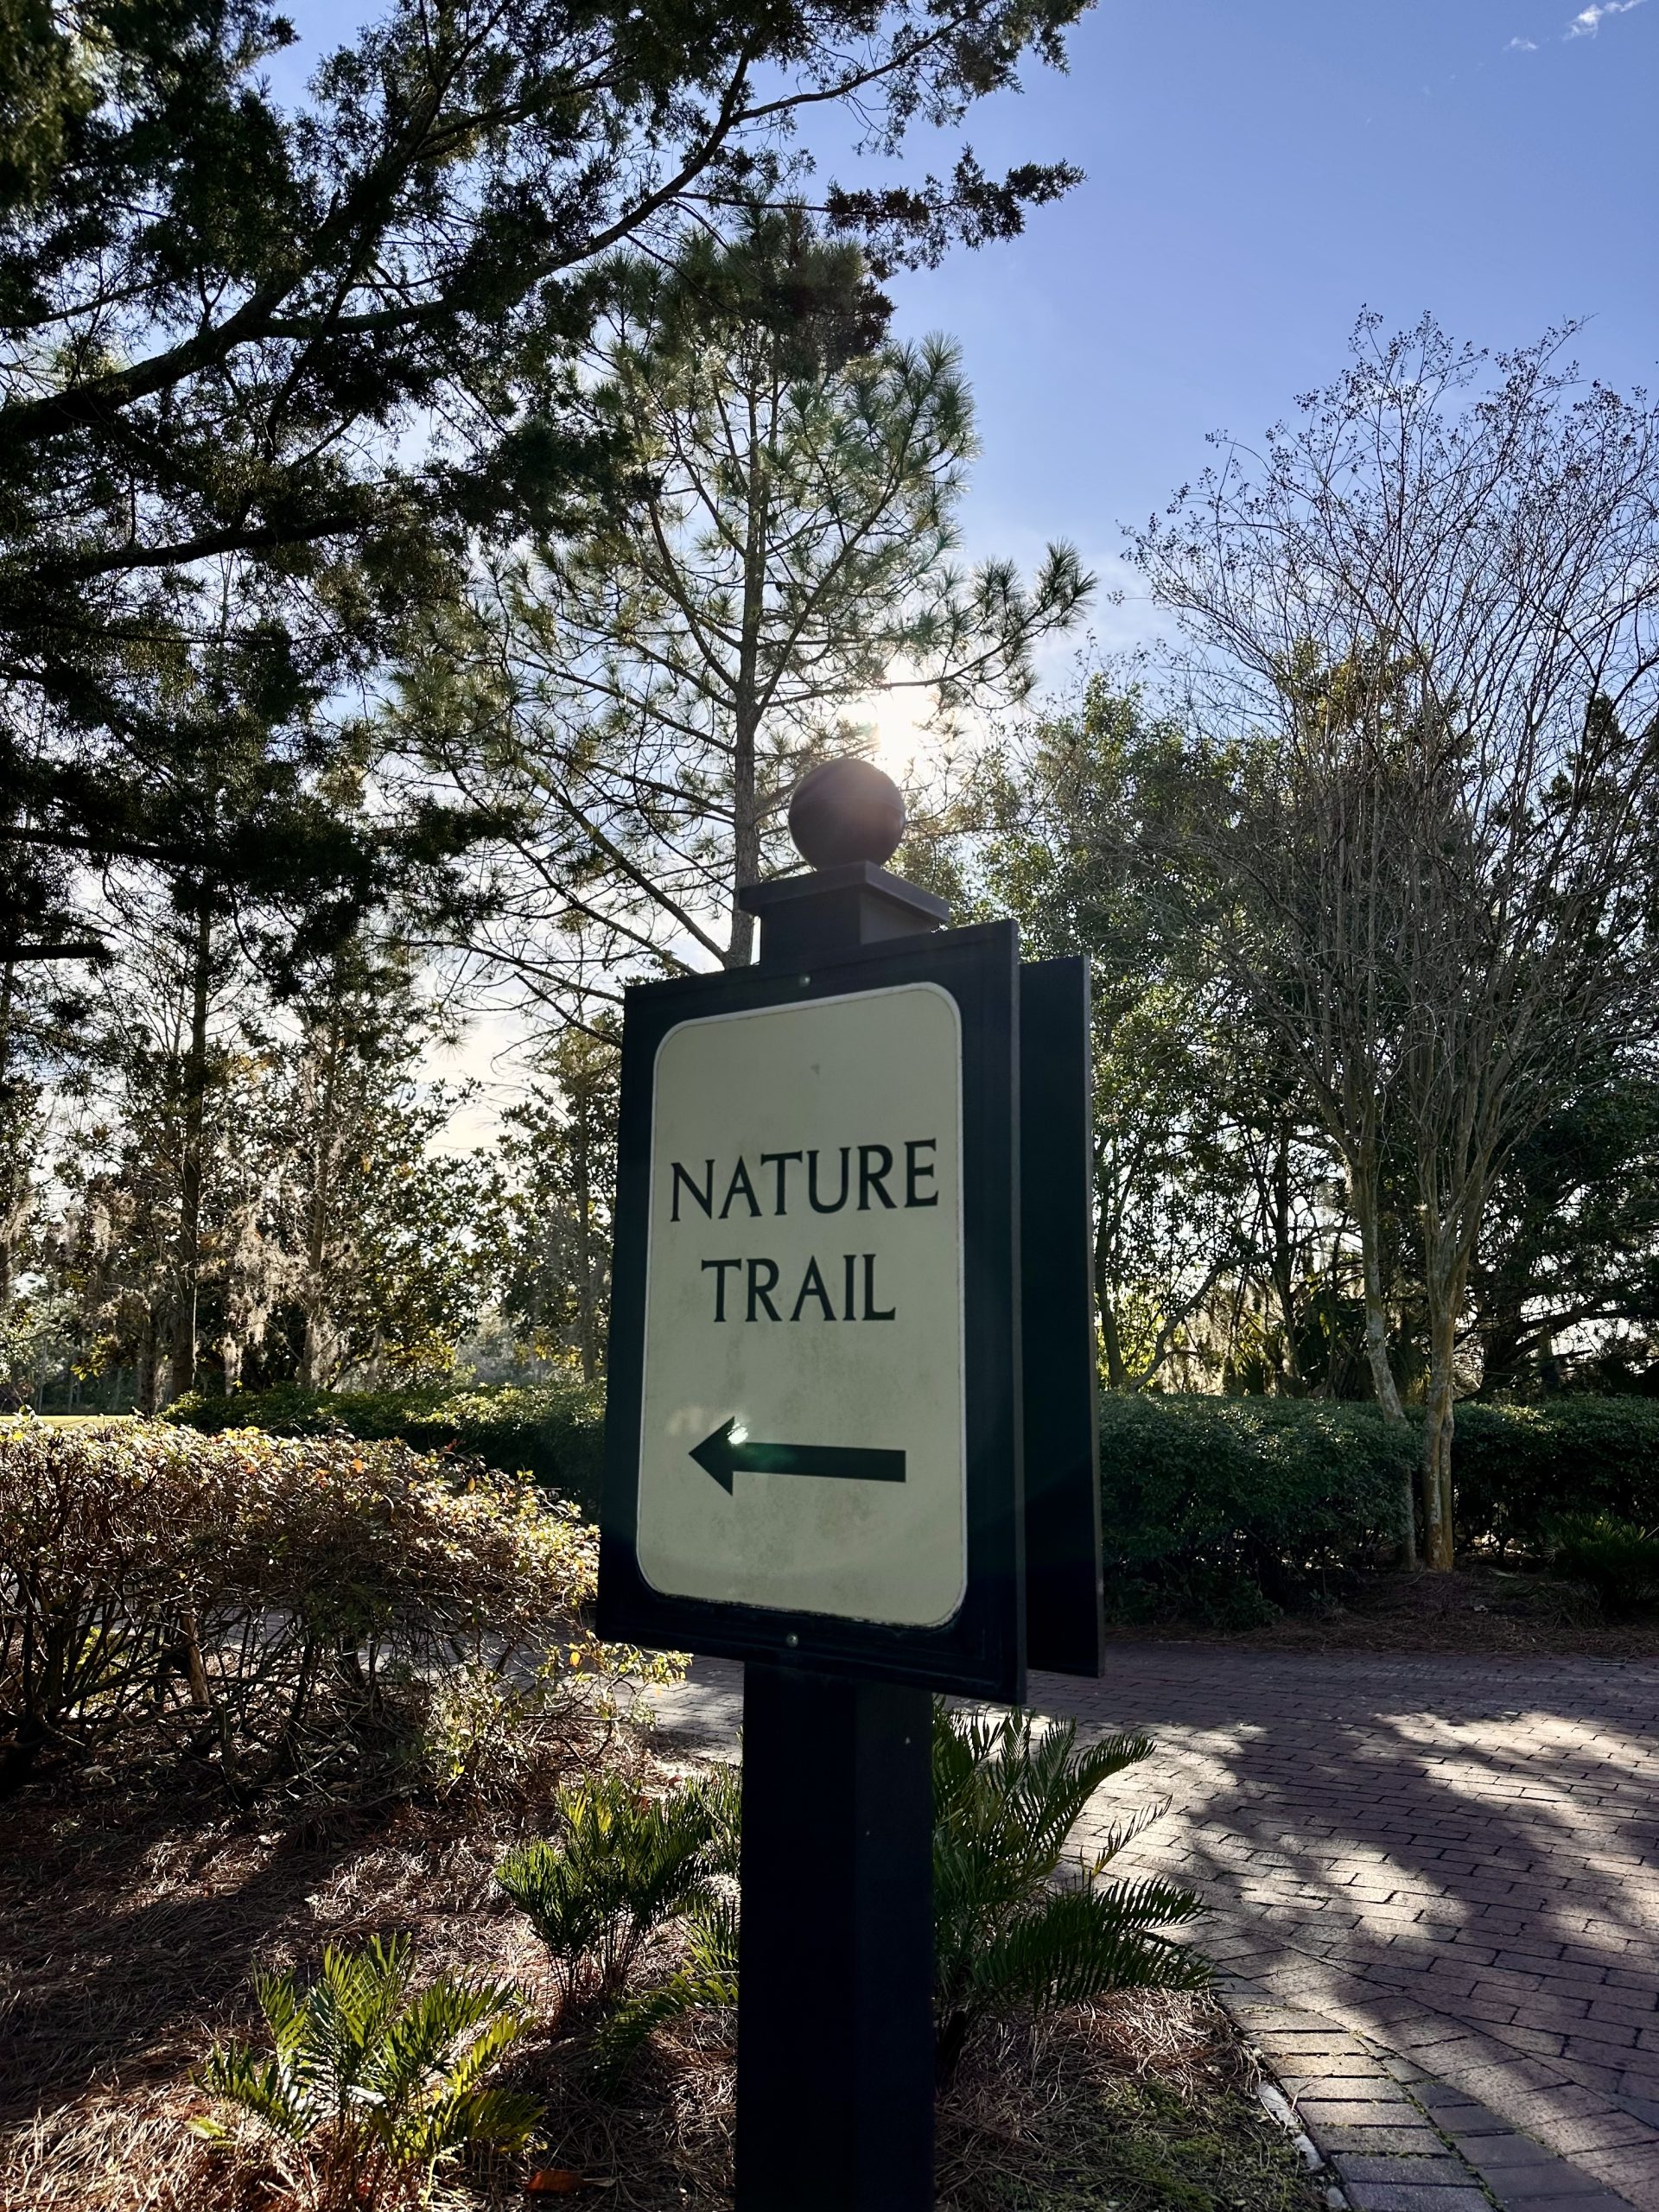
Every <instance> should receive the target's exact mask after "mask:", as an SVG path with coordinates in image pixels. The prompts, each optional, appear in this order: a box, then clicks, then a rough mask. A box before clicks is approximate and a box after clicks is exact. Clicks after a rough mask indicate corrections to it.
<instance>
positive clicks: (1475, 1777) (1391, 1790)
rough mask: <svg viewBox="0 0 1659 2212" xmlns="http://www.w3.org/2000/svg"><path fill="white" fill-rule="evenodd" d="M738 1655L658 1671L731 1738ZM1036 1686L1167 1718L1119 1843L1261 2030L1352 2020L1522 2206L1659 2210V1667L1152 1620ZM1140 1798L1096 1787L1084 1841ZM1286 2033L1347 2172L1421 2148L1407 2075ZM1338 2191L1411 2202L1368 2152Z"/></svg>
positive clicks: (1089, 1704)
mask: <svg viewBox="0 0 1659 2212" xmlns="http://www.w3.org/2000/svg"><path fill="white" fill-rule="evenodd" d="M738 1674H739V1670H738V1669H735V1668H728V1667H725V1666H721V1665H716V1664H715V1663H713V1662H706V1661H700V1662H698V1664H697V1667H696V1669H695V1671H694V1675H693V1678H692V1681H690V1683H689V1684H687V1685H686V1686H685V1688H683V1689H680V1690H677V1691H673V1692H668V1693H664V1694H663V1718H664V1722H665V1724H667V1725H669V1726H672V1727H674V1728H675V1729H676V1730H677V1731H682V1730H683V1731H685V1732H690V1733H692V1734H699V1735H703V1736H704V1737H705V1738H707V1739H708V1740H709V1741H710V1742H713V1741H716V1740H720V1741H723V1742H725V1743H729V1742H730V1740H731V1738H732V1736H733V1734H734V1731H735V1725H736V1720H737V1714H738V1706H739V1696H738ZM1031 1694H1032V1702H1033V1705H1034V1706H1035V1707H1037V1709H1038V1710H1039V1712H1043V1713H1054V1714H1062V1713H1065V1714H1071V1715H1074V1716H1075V1717H1076V1718H1077V1719H1078V1720H1079V1721H1080V1722H1081V1723H1082V1724H1083V1725H1084V1727H1085V1728H1087V1729H1088V1730H1089V1731H1090V1732H1097V1731H1104V1730H1107V1729H1110V1728H1116V1727H1126V1728H1137V1729H1144V1730H1146V1731H1147V1733H1149V1734H1151V1735H1152V1736H1154V1738H1156V1741H1157V1745H1158V1751H1157V1754H1156V1756H1155V1758H1153V1759H1151V1760H1148V1761H1147V1764H1145V1765H1144V1766H1142V1767H1140V1768H1138V1769H1136V1770H1135V1773H1134V1774H1133V1776H1131V1777H1125V1780H1126V1781H1132V1782H1133V1783H1134V1784H1135V1789H1134V1793H1133V1795H1134V1797H1135V1798H1137V1799H1138V1798H1164V1799H1166V1800H1167V1801H1168V1802H1169V1807H1170V1809H1169V1811H1168V1813H1167V1815H1166V1817H1165V1818H1164V1819H1163V1820H1161V1821H1158V1822H1157V1823H1156V1824H1155V1825H1154V1827H1151V1828H1150V1829H1149V1830H1148V1831H1147V1833H1146V1834H1144V1835H1142V1836H1141V1838H1140V1839H1138V1840H1137V1841H1136V1842H1135V1844H1134V1845H1133V1846H1132V1847H1131V1848H1130V1850H1129V1851H1128V1852H1127V1853H1125V1854H1124V1856H1123V1859H1122V1860H1121V1861H1120V1862H1119V1863H1120V1865H1123V1866H1130V1865H1133V1866H1135V1867H1143V1868H1147V1869H1152V1868H1154V1867H1155V1868H1157V1869H1159V1870H1160V1871H1162V1872H1167V1873H1170V1874H1173V1875H1176V1876H1178V1877H1179V1878H1181V1879H1182V1880H1184V1881H1185V1882H1188V1883H1189V1884H1191V1885H1192V1886H1193V1887H1195V1888H1197V1889H1198V1890H1199V1891H1202V1892H1203V1893H1204V1895H1205V1897H1207V1898H1208V1899H1209V1900H1210V1902H1211V1906H1212V1908H1213V1910H1212V1911H1211V1915H1210V1916H1209V1917H1208V1918H1207V1920H1206V1921H1205V1923H1204V1926H1203V1929H1202V1930H1201V1932H1200V1934H1199V1936H1198V1940H1199V1941H1200V1942H1202V1943H1203V1944H1204V1946H1205V1949H1206V1950H1208V1951H1209V1952H1210V1954H1211V1956H1212V1957H1213V1958H1215V1959H1216V1961H1217V1963H1218V1964H1219V1965H1220V1966H1222V1967H1224V1970H1225V1971H1226V1972H1227V1974H1229V1975H1230V1978H1231V1979H1232V1980H1233V1981H1234V1983H1235V1985H1236V1993H1237V1997H1238V1999H1239V2001H1240V2005H1241V2007H1242V2009H1243V2011H1244V2012H1245V2013H1246V2014H1247V2016H1250V2017H1253V2018H1255V2021H1256V2023H1257V2024H1259V2025H1261V2026H1262V2030H1263V2039H1264V2048H1266V2047H1268V2042H1269V2041H1270V2039H1271V2038H1270V2032H1269V2031H1271V2027H1272V2021H1273V2018H1274V2016H1275V2014H1276V2016H1277V2018H1279V2021H1280V2024H1281V2031H1282V2032H1284V2033H1288V2034H1291V2035H1292V2036H1293V2037H1294V2034H1295V2033H1296V2032H1297V2028H1296V2026H1295V2024H1294V2023H1292V2024H1291V2025H1289V2026H1288V2027H1287V2026H1286V2025H1285V2023H1286V2022H1287V2020H1288V2018H1289V2016H1290V2015H1291V2014H1300V2015H1302V2016H1306V2017H1305V2018H1304V2019H1303V2021H1302V2023H1301V2031H1303V2032H1306V2033H1308V2034H1311V2035H1312V2036H1313V2039H1314V2042H1315V2043H1317V2041H1318V2039H1319V2034H1320V2032H1321V2031H1325V2032H1328V2031H1338V2037H1340V2038H1349V2039H1351V2038H1357V2039H1358V2041H1357V2043H1353V2044H1350V2043H1349V2042H1347V2041H1342V2040H1339V2041H1338V2043H1336V2044H1333V2045H1332V2050H1333V2051H1339V2050H1343V2049H1347V2048H1350V2047H1351V2048H1353V2049H1355V2050H1358V2051H1359V2052H1361V2053H1362V2054H1369V2056H1367V2057H1366V2060H1365V2063H1366V2064H1368V2065H1369V2064H1370V2062H1371V2060H1372V2059H1378V2060H1380V2061H1382V2062H1383V2063H1384V2064H1385V2066H1386V2067H1387V2069H1388V2071H1389V2079H1390V2080H1391V2081H1392V2082H1395V2084H1396V2085H1397V2087H1398V2088H1399V2089H1400V2091H1401V2092H1402V2094H1406V2095H1407V2096H1408V2098H1409V2099H1410V2100H1411V2101H1412V2102H1413V2103H1414V2105H1415V2106H1416V2107H1418V2108H1419V2118H1420V2119H1421V2121H1422V2123H1423V2126H1425V2128H1427V2131H1428V2138H1427V2139H1428V2140H1429V2141H1430V2153H1431V2154H1432V2153H1433V2152H1434V2151H1435V2150H1437V2149H1438V2150H1448V2151H1452V2152H1459V2153H1460V2154H1461V2158H1462V2159H1463V2160H1464V2161H1465V2162H1467V2163H1468V2164H1471V2165H1472V2166H1473V2168H1474V2169H1475V2171H1477V2172H1478V2174H1479V2176H1480V2178H1481V2181H1482V2183H1484V2189H1485V2190H1486V2193H1487V2195H1488V2197H1489V2199H1490V2200H1491V2201H1493V2202H1498V2203H1501V2204H1503V2205H1506V2206H1512V2207H1514V2208H1516V2212H1568V2208H1569V2207H1570V2208H1571V2212H1610V2209H1611V2208H1612V2207H1616V2206H1617V2205H1618V2202H1620V2201H1622V2202H1623V2203H1624V2204H1628V2205H1633V2206H1636V2207H1637V2208H1639V2212H1659V1666H1655V1665H1653V1664H1650V1663H1637V1662H1628V1663H1621V1662H1607V1661H1598V1660H1589V1659H1566V1660H1562V1659H1546V1660H1539V1661H1531V1660H1512V1659H1471V1658H1467V1657H1463V1656H1449V1655H1448V1656H1441V1655H1435V1656H1408V1657H1397V1656H1393V1655H1381V1654H1377V1655H1373V1654H1366V1653H1343V1654H1338V1655H1331V1656H1303V1655H1301V1654H1294V1655H1291V1654H1282V1653H1266V1652H1249V1651H1241V1650H1237V1649H1226V1648H1224V1647H1220V1646H1216V1645H1198V1644H1148V1645H1139V1646H1120V1647H1118V1648H1116V1649H1114V1651H1113V1652H1112V1654H1111V1656H1110V1660H1109V1667H1108V1672H1107V1675H1106V1678H1105V1680H1104V1681H1101V1682H1099V1683H1087V1682H1075V1681H1065V1679H1063V1678H1062V1677H1059V1676H1057V1675H1037V1676H1035V1677H1033V1684H1032V1693H1031ZM1128 1802H1131V1800H1130V1797H1129V1796H1128V1794H1126V1792H1125V1791H1123V1790H1122V1789H1119V1790H1117V1791H1116V1792H1109V1793H1108V1794H1107V1796H1105V1797H1104V1798H1103V1801H1102V1802H1100V1804H1099V1807H1098V1810H1097V1811H1096V1808H1090V1814H1089V1815H1085V1816H1084V1822H1083V1823H1082V1824H1081V1826H1080V1828H1079V1834H1078V1840H1079V1841H1080V1842H1084V1841H1086V1840H1087V1834H1088V1832H1089V1830H1090V1827H1096V1828H1099V1827H1105V1826H1108V1825H1109V1824H1110V1822H1111V1821H1112V1820H1113V1819H1114V1818H1117V1817H1121V1816H1122V1813H1123V1811H1124V1809H1125V1808H1126V1805H1127V1804H1128ZM1250 2007H1255V2008H1256V2009H1255V2013H1254V2015H1249V2008H1250ZM1309 2047H1310V2048H1311V2046H1309ZM1290 2048H1291V2046H1289V2045H1287V2046H1285V2049H1284V2052H1283V2053H1281V2058H1279V2059H1275V2065H1276V2066H1277V2067H1278V2069H1279V2070H1280V2071H1281V2076H1282V2077H1284V2078H1286V2079H1287V2082H1288V2083H1289V2086H1291V2087H1292V2088H1293V2089H1294V2092H1295V2094H1296V2096H1297V2101H1298V2105H1299V2109H1300V2111H1301V2112H1302V2114H1303V2117H1304V2119H1305V2121H1306V2124H1307V2125H1308V2127H1309V2132H1310V2133H1312V2134H1313V2136H1314V2138H1315V2139H1316V2140H1317V2141H1319V2142H1320V2143H1321V2145H1322V2147H1325V2148H1326V2149H1328V2150H1331V2151H1332V2152H1333V2153H1334V2154H1335V2155H1336V2157H1337V2161H1338V2169H1339V2170H1340V2169H1341V2168H1342V2167H1343V2166H1344V2165H1346V2164H1350V2163H1351V2160H1353V2159H1356V2158H1357V2159H1359V2160H1361V2161H1362V2162H1363V2161H1364V2160H1366V2159H1370V2160H1372V2161H1373V2162H1375V2160H1376V2159H1378V2158H1382V2159H1386V2160H1389V2162H1392V2161H1393V2160H1394V2159H1395V2158H1406V2157H1414V2156H1416V2155H1418V2154H1419V2153H1421V2152H1422V2150H1423V2145H1422V2144H1421V2143H1418V2144H1417V2145H1415V2149H1414V2148H1413V2147H1412V2146H1406V2147H1405V2148H1403V2149H1402V2150H1399V2151H1396V2150H1395V2146H1394V2145H1393V2144H1391V2143H1390V2142H1389V2141H1388V2140H1387V2139H1386V2138H1387V2137H1388V2136H1389V2133H1390V2132H1391V2131H1396V2132H1397V2129H1398V2126H1399V2113H1398V2110H1397V2109H1396V2110H1395V2112H1394V2113H1393V2114H1392V2116H1391V2117H1390V2116H1388V2115H1386V2114H1385V2113H1384V2112H1383V2106H1384V2105H1388V2104H1394V2103H1396V2099H1395V2094H1394V2092H1392V2091H1391V2092H1390V2093H1389V2096H1388V2097H1387V2098H1379V2096H1378V2095H1376V2094H1369V2095H1367V2096H1364V2097H1359V2098H1355V2097H1344V2096H1332V2095H1329V2094H1326V2095H1323V2096H1321V2095H1319V2094H1315V2091H1316V2088H1317V2083H1316V2082H1313V2081H1310V2082H1308V2083H1306V2085H1304V2084H1303V2083H1301V2082H1299V2081H1298V2080H1297V2079H1296V2077H1295V2072H1294V2068H1291V2067H1289V2066H1288V2065H1287V2063H1281V2060H1282V2059H1283V2058H1285V2057H1287V2055H1288V2053H1289V2050H1290ZM1326 2055H1327V2056H1329V2055H1330V2054H1326ZM1361 2071H1363V2069H1362V2068H1360V2067H1359V2066H1358V2065H1357V2066H1356V2068H1355V2069H1354V2073H1355V2075H1357V2074H1358V2073H1359V2072H1361ZM1344 2105H1345V2106H1347V2107H1348V2108H1349V2109H1348V2112H1347V2115H1346V2117H1345V2118H1338V2117H1337V2116H1336V2114H1335V2112H1334V2109H1333V2108H1334V2107H1338V2106H1344ZM1328 2107H1329V2108H1332V2109H1328ZM1364 2107H1374V2108H1376V2111H1375V2117H1374V2118H1368V2116H1367V2113H1366V2112H1365V2110H1364V2109H1363V2108H1364ZM1413 2125H1414V2126H1415V2125H1416V2122H1414V2123H1413ZM1460 2127H1461V2129H1462V2130H1463V2133H1461V2134H1460V2133H1459V2128H1460ZM1373 2129H1374V2130H1375V2136H1374V2139H1371V2140H1370V2142H1369V2143H1368V2142H1367V2140H1366V2136H1367V2133H1368V2132H1369V2131H1371V2130H1373ZM1354 2130H1358V2131H1360V2134H1359V2136H1358V2138H1357V2139H1356V2138H1355V2136H1354V2134H1353V2133H1352V2131H1354ZM1437 2133H1438V2138H1439V2142H1438V2145H1435V2143H1434V2142H1433V2138H1434V2137H1435V2135H1436V2134H1437ZM1483 2161H1484V2163H1483ZM1489 2169H1490V2171H1489ZM1406 2178H1407V2180H1410V2179H1414V2178H1420V2179H1421V2182H1422V2183H1424V2185H1425V2187H1427V2186H1428V2185H1430V2176H1429V2171H1428V2169H1427V2167H1422V2168H1420V2169H1419V2170H1418V2174H1417V2176H1415V2177H1406ZM1450 2178H1451V2170H1450V2169H1449V2168H1444V2167H1443V2168H1440V2169H1437V2171H1435V2173H1434V2175H1433V2180H1434V2181H1435V2182H1440V2181H1442V2180H1448V2181H1449V2180H1450ZM1464 2179H1465V2180H1466V2179H1467V2177H1466V2176H1465V2177H1464ZM1344 2185H1345V2186H1348V2188H1349V2194H1350V2196H1351V2199H1352V2201H1354V2202H1356V2203H1357V2204H1366V2203H1370V2204H1371V2205H1374V2206H1375V2207H1376V2212H1428V2208H1429V2205H1430V2199H1429V2197H1428V2196H1427V2195H1426V2194H1422V2193H1419V2192H1418V2191H1417V2190H1414V2191H1413V2193H1412V2194H1411V2195H1409V2196H1406V2197H1401V2196H1399V2195H1398V2190H1399V2187H1400V2186H1402V2181H1401V2180H1400V2179H1399V2178H1398V2177H1389V2178H1386V2179H1385V2178H1383V2176H1382V2174H1381V2172H1380V2170H1379V2169H1378V2168H1376V2165H1375V2164H1374V2163H1373V2164H1370V2165H1362V2168H1361V2170H1360V2171H1354V2172H1351V2174H1350V2175H1349V2177H1348V2180H1347V2183H1345V2184H1344ZM1607 2192H1611V2197H1610V2196H1609V2195H1608V2194H1607ZM1434 2195H1435V2196H1436V2197H1439V2198H1440V2203H1441V2205H1442V2207H1443V2208H1444V2212H1452V2204H1454V2203H1455V2202H1456V2200H1455V2199H1452V2200H1448V2199H1447V2198H1446V2196H1442V2194H1441V2191H1440V2189H1439V2188H1436V2189H1435V2190H1434ZM1468 2201H1469V2200H1465V2202H1468Z"/></svg>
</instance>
